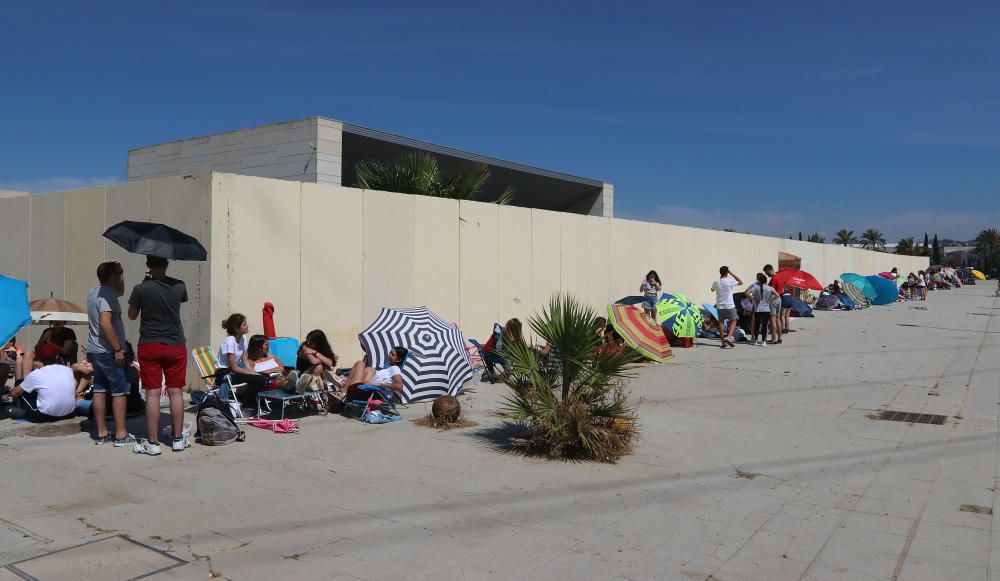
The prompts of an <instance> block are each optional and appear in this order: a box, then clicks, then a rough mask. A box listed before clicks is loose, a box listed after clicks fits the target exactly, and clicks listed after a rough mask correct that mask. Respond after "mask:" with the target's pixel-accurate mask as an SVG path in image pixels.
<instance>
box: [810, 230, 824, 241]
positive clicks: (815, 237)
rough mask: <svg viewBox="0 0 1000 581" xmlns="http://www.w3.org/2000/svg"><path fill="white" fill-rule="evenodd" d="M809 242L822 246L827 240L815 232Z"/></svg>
mask: <svg viewBox="0 0 1000 581" xmlns="http://www.w3.org/2000/svg"><path fill="white" fill-rule="evenodd" d="M808 241H809V242H817V243H819V244H822V243H824V242H826V238H823V236H821V235H820V233H819V232H813V233H812V234H810V235H809V238H808Z"/></svg>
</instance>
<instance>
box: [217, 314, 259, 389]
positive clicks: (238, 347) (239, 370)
mask: <svg viewBox="0 0 1000 581" xmlns="http://www.w3.org/2000/svg"><path fill="white" fill-rule="evenodd" d="M222 328H223V329H225V330H226V338H225V339H223V340H222V345H220V346H219V367H218V369H216V370H215V384H216V385H222V383H223V381H224V380H225V378H226V376H227V375H228V376H229V379H230V381H232V383H233V384H234V385H238V384H245V385H241V386H240V387H238V388H237V389H236V398H237V399H238V400H239V402H240V404H242V405H243V407H253V406H255V405H256V403H257V394H258V393H260V392H261V391H264V390H265V389H267V385H268V383H269V382H270V378H269V377H268V376H266V375H261V374H260V373H257V372H256V371H254V370H253V366H252V365H251V364H250V362H249V361H248V360H247V353H246V352H247V338H246V334H247V332H248V331H249V325H247V318H246V317H245V316H244V315H243V314H242V313H233V314H232V315H229V317H228V318H227V319H225V320H223V321H222Z"/></svg>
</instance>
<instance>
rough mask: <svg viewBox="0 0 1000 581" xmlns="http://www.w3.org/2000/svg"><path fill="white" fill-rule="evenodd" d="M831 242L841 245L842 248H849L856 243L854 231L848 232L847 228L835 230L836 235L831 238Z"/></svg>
mask: <svg viewBox="0 0 1000 581" xmlns="http://www.w3.org/2000/svg"><path fill="white" fill-rule="evenodd" d="M833 241H834V243H836V244H842V245H844V246H850V245H852V244H857V243H858V239H857V238H855V237H854V230H848V229H847V228H842V229H840V230H837V235H836V236H834V237H833Z"/></svg>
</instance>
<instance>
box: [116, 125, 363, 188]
mask: <svg viewBox="0 0 1000 581" xmlns="http://www.w3.org/2000/svg"><path fill="white" fill-rule="evenodd" d="M342 128H343V124H342V123H341V122H340V121H334V120H332V119H323V118H319V117H310V118H308V119H302V120H299V121H288V122H285V123H274V124H271V125H263V126H260V127H253V128H250V129H240V130H236V131H227V132H225V133H217V134H214V135H208V136H205V137H196V138H192V139H182V140H180V141H171V142H169V143H161V144H158V145H151V146H148V147H139V148H136V149H133V150H131V151H129V152H128V180H129V181H135V180H146V179H153V178H158V177H165V176H180V175H187V174H194V173H203V172H209V171H216V172H237V173H240V174H243V175H251V176H259V177H267V178H278V179H285V180H298V181H306V182H312V183H316V182H319V183H332V184H340V176H341V165H342V156H343V149H342V141H343V140H342V137H341V130H342Z"/></svg>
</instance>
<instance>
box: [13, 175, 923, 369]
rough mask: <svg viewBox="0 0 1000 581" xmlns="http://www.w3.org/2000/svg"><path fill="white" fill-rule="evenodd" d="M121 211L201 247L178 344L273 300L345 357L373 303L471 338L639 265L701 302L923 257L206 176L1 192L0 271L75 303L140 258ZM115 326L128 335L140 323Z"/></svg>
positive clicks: (280, 314) (196, 341) (289, 326)
mask: <svg viewBox="0 0 1000 581" xmlns="http://www.w3.org/2000/svg"><path fill="white" fill-rule="evenodd" d="M124 219H137V220H146V219H150V220H153V221H162V222H166V223H168V224H170V225H172V226H175V227H177V228H180V229H181V230H183V231H186V232H188V233H190V234H192V235H194V236H196V237H198V238H199V239H200V240H202V242H203V243H204V244H205V246H206V247H207V248H208V249H209V255H210V261H209V262H208V263H174V265H173V266H172V267H171V272H172V274H173V275H174V276H178V277H179V278H182V279H184V280H185V281H186V282H187V285H188V290H189V293H190V295H191V302H190V303H189V304H188V305H187V306H186V307H185V309H184V311H183V313H184V324H185V331H186V332H187V335H188V342H189V344H190V345H191V346H195V345H213V346H215V345H218V343H219V342H220V341H221V340H222V337H223V331H222V329H221V326H220V322H221V320H222V319H223V318H224V317H226V316H228V315H229V314H230V313H232V312H242V313H244V314H245V315H246V316H247V317H248V319H249V322H250V329H251V333H258V332H261V330H262V317H261V309H262V307H263V304H264V302H265V301H270V302H272V303H274V305H275V308H276V311H275V321H276V326H277V331H278V334H280V335H289V336H295V337H298V338H301V337H302V336H303V335H305V333H307V332H308V331H309V330H311V329H314V328H320V329H323V330H325V331H326V332H327V334H328V335H329V336H330V338H331V340H332V341H333V344H334V348H335V349H336V350H337V352H338V354H339V355H340V356H341V360H342V362H344V363H345V364H346V363H347V362H349V361H351V360H353V359H355V358H357V357H358V356H359V355H360V347H359V346H358V342H357V333H358V332H359V331H360V330H362V329H363V328H364V327H365V326H367V325H368V324H369V323H370V322H371V321H372V320H373V319H374V318H375V316H377V315H378V312H379V310H380V309H381V308H382V307H406V306H415V305H426V306H428V307H430V308H431V309H432V310H434V311H435V312H437V313H438V314H439V315H441V316H442V317H444V318H445V319H446V320H449V321H453V322H456V323H458V324H459V325H460V326H461V328H462V329H463V331H465V333H466V334H467V336H470V337H475V338H479V339H484V338H485V337H486V336H487V334H488V333H489V330H490V328H491V326H492V323H493V322H494V321H504V320H506V319H508V318H510V317H519V318H521V319H522V320H526V319H527V317H528V316H529V315H530V314H531V313H533V312H536V311H537V310H538V309H540V308H541V307H543V306H544V305H545V304H546V303H547V301H548V300H549V297H551V296H552V294H553V293H554V292H559V291H567V292H571V293H573V294H575V295H576V296H577V297H579V298H581V299H583V300H585V301H586V302H588V303H589V304H591V305H593V306H594V307H595V308H596V309H598V310H599V311H601V312H603V311H604V310H605V308H606V306H607V304H608V303H609V302H613V301H615V300H616V299H618V298H621V297H623V296H626V295H633V294H636V291H637V288H638V286H639V284H640V282H641V281H642V278H643V276H644V275H645V274H646V272H647V271H648V270H650V269H655V270H657V271H658V272H659V274H660V276H661V278H662V279H663V282H664V285H665V288H666V289H667V290H670V291H675V292H680V293H684V294H687V295H688V296H690V297H691V298H692V300H695V301H696V302H702V301H713V300H714V297H713V295H712V293H711V292H710V291H709V287H710V286H711V282H712V280H713V279H714V278H715V277H716V276H718V268H719V266H720V265H722V264H725V265H728V266H729V267H730V268H732V270H733V271H735V272H736V273H738V274H739V275H740V276H741V277H743V278H744V280H747V281H750V280H752V278H753V276H754V275H755V274H756V273H757V272H758V271H760V270H761V268H762V267H763V265H764V264H766V263H772V264H775V265H776V264H777V260H778V252H779V251H786V252H790V253H792V254H795V255H797V256H800V257H802V267H803V268H804V269H805V270H807V271H809V272H811V273H812V274H813V275H815V276H816V277H817V278H818V279H819V280H820V281H821V282H824V283H827V282H830V281H832V280H833V279H835V278H836V277H838V276H839V275H840V273H842V272H847V271H850V272H857V273H860V274H872V273H876V272H880V271H882V270H888V269H890V268H892V267H893V266H897V267H899V269H900V271H901V272H909V271H911V270H912V271H916V270H918V269H922V268H925V267H926V266H927V259H926V258H918V257H906V256H897V255H894V254H885V253H876V252H867V251H864V250H859V249H853V248H844V247H840V246H834V245H830V244H813V243H809V242H800V241H797V240H784V239H780V238H768V237H762V236H751V235H747V234H736V233H728V232H719V231H714V230H701V229H696V228H687V227H683V226H673V225H666V224H653V223H648V222H639V221H629V220H620V219H615V218H605V217H600V216H583V215H576V214H565V213H557V212H549V211H545V210H534V209H528V208H517V207H508V206H497V205H494V204H485V203H480V202H465V201H462V202H459V201H453V200H442V199H436V198H426V197H420V196H409V195H404V194H393V193H386V192H377V191H363V190H358V189H353V188H345V187H341V186H332V185H326V184H310V183H302V182H297V181H283V180H274V179H263V178H257V177H250V176H242V175H235V174H220V173H216V174H205V175H200V176H194V177H189V178H184V177H175V178H164V179H158V180H152V181H139V182H130V183H127V184H122V185H117V186H109V187H106V188H89V189H86V190H74V191H69V192H55V193H50V194H40V195H36V196H31V197H23V196H22V197H18V198H10V199H0V247H2V248H18V249H24V251H22V252H8V253H3V254H0V272H3V273H5V274H11V275H13V276H17V277H20V278H27V279H28V280H29V282H30V284H31V287H30V292H31V298H41V297H44V296H48V293H49V291H52V292H53V293H54V294H55V295H56V296H63V297H64V298H67V299H69V300H72V301H74V302H78V303H81V304H82V303H83V302H84V299H85V296H86V291H87V290H88V289H89V288H90V287H91V286H92V285H93V284H94V281H95V276H94V268H95V267H96V265H97V263H99V262H100V261H102V260H105V259H106V258H117V259H119V260H121V261H122V262H123V263H124V265H125V269H126V284H127V286H128V287H129V289H131V286H132V285H134V284H135V283H136V282H137V281H138V278H139V277H141V273H142V272H143V270H144V268H143V259H142V257H138V256H135V255H129V254H126V253H125V252H123V251H121V250H120V249H118V248H117V247H116V246H115V245H113V244H111V243H110V242H105V241H104V240H103V239H102V238H101V237H100V235H101V232H103V231H104V229H105V228H106V227H107V226H108V225H110V224H114V223H116V222H118V221H120V220H124ZM127 331H128V333H129V338H130V340H132V341H133V342H134V341H135V339H136V335H137V326H136V325H135V324H129V325H127ZM33 340H34V337H32V341H33ZM189 379H190V380H192V381H193V382H196V379H195V378H193V376H189Z"/></svg>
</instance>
